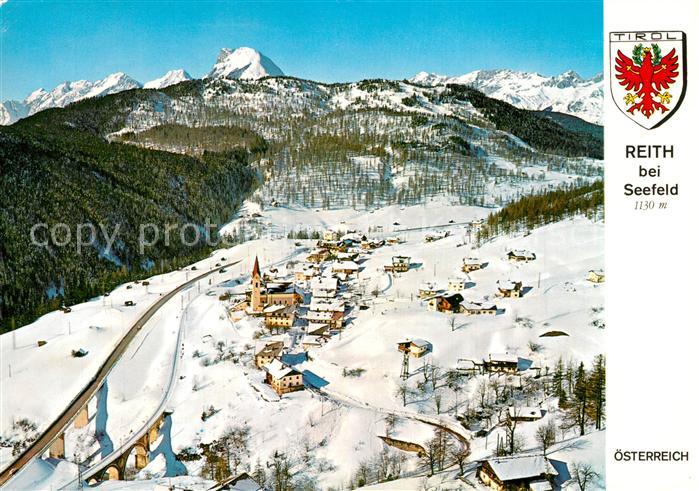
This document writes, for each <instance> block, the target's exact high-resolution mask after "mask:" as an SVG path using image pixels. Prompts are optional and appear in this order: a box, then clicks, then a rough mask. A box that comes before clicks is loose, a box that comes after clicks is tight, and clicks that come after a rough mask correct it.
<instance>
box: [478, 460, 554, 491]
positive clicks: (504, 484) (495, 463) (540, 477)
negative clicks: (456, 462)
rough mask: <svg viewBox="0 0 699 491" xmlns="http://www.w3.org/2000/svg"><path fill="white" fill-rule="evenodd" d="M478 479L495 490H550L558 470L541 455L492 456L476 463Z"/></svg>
mask: <svg viewBox="0 0 699 491" xmlns="http://www.w3.org/2000/svg"><path fill="white" fill-rule="evenodd" d="M476 473H477V476H478V479H480V481H481V482H482V483H483V484H485V485H486V486H488V487H489V488H491V489H494V490H497V491H510V490H515V489H516V490H520V489H522V490H530V491H551V490H553V480H554V478H555V477H556V476H557V475H558V472H557V471H556V469H554V467H553V466H552V465H551V463H550V462H549V460H548V459H547V458H546V457H544V456H543V455H521V456H510V457H494V458H492V459H488V460H483V461H481V462H479V464H478V470H477V472H476Z"/></svg>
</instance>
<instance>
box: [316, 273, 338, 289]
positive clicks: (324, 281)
mask: <svg viewBox="0 0 699 491" xmlns="http://www.w3.org/2000/svg"><path fill="white" fill-rule="evenodd" d="M311 288H312V289H325V290H336V289H337V278H333V277H331V276H320V277H316V278H313V279H312V280H311Z"/></svg>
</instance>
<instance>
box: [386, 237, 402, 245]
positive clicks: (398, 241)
mask: <svg viewBox="0 0 699 491" xmlns="http://www.w3.org/2000/svg"><path fill="white" fill-rule="evenodd" d="M402 243H403V241H402V240H401V238H400V237H397V236H396V237H388V238H387V239H386V244H388V245H398V244H402Z"/></svg>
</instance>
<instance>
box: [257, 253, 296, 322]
mask: <svg viewBox="0 0 699 491" xmlns="http://www.w3.org/2000/svg"><path fill="white" fill-rule="evenodd" d="M246 297H247V303H248V306H249V312H250V313H252V314H260V315H262V314H263V311H264V309H265V307H268V306H270V305H288V306H292V305H298V304H300V303H303V294H302V292H301V291H299V290H298V289H297V288H296V286H295V285H294V283H293V282H292V281H274V282H273V281H264V280H263V278H262V274H261V273H260V263H259V261H258V259H257V256H255V265H254V266H253V268H252V276H251V278H250V289H249V290H248V291H247V292H246Z"/></svg>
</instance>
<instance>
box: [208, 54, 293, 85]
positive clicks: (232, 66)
mask: <svg viewBox="0 0 699 491" xmlns="http://www.w3.org/2000/svg"><path fill="white" fill-rule="evenodd" d="M282 75H284V72H282V71H281V69H280V68H279V67H278V66H277V65H275V64H274V62H273V61H272V60H270V59H269V58H267V57H266V56H265V55H263V54H262V53H260V52H259V51H257V50H255V49H252V48H245V47H242V48H238V49H236V50H235V51H233V50H231V49H228V48H223V49H222V50H221V52H220V53H219V55H218V58H217V59H216V64H215V65H214V66H213V68H212V69H211V71H210V72H209V74H208V75H207V76H206V78H228V79H234V78H238V79H248V80H256V79H258V78H263V77H278V76H282Z"/></svg>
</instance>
